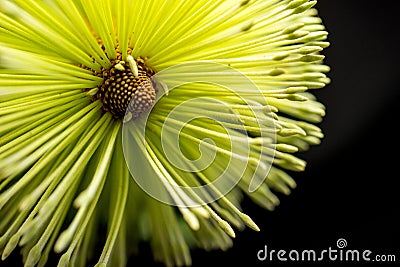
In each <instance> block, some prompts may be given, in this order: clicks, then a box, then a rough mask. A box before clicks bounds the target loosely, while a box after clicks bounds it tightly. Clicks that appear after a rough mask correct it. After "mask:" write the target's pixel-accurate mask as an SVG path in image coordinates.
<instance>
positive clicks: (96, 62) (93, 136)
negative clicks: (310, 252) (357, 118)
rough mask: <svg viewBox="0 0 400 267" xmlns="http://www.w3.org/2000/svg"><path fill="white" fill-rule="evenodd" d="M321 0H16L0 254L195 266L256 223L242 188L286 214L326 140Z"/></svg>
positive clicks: (0, 176) (5, 95)
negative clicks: (285, 198)
mask: <svg viewBox="0 0 400 267" xmlns="http://www.w3.org/2000/svg"><path fill="white" fill-rule="evenodd" d="M315 4H316V1H308V0H293V1H291V0H272V1H257V0H240V1H230V0H216V1H207V0H199V1H195V2H193V1H178V0H176V1H163V0H152V1H144V0H143V1H134V0H116V1H112V0H96V1H95V0H54V1H34V0H3V1H2V2H1V4H0V10H1V12H0V37H1V38H0V99H1V102H0V217H1V218H2V219H1V222H0V234H1V238H0V252H1V254H2V259H3V260H4V259H6V258H7V257H8V256H9V255H10V253H11V252H12V251H13V250H14V249H15V248H16V247H17V246H18V245H19V246H21V247H22V248H21V252H22V256H23V261H24V263H25V265H26V266H34V265H40V266H43V265H45V264H46V262H47V259H48V257H49V255H50V254H51V253H52V251H55V252H56V254H57V255H59V265H60V266H67V265H69V264H72V265H75V264H76V265H78V266H85V265H86V264H87V263H94V262H97V264H98V266H106V265H111V266H124V265H126V263H127V258H128V256H129V255H130V254H131V253H133V252H137V246H138V244H139V242H142V241H148V242H149V243H150V245H151V247H152V249H153V254H154V258H155V260H157V261H162V262H164V263H165V264H166V265H168V266H172V265H178V266H181V265H186V266H187V265H191V258H190V249H192V248H204V249H223V250H224V249H227V248H229V247H230V246H232V238H233V237H235V232H234V229H238V230H242V229H243V228H244V227H245V225H247V226H249V227H250V228H252V229H254V230H256V231H258V230H259V228H258V226H257V225H256V223H255V222H253V221H252V219H251V218H250V217H249V216H248V215H246V214H245V213H244V212H243V211H242V209H241V208H240V202H241V200H242V198H243V197H244V196H247V197H249V198H251V199H252V200H253V201H254V202H256V203H257V204H259V205H261V206H262V207H264V208H266V209H268V210H273V209H274V208H275V207H276V206H277V205H278V204H279V200H278V198H277V196H276V194H275V193H276V192H280V193H283V194H289V193H290V189H291V188H294V187H295V182H294V180H293V179H292V178H291V177H290V175H289V174H288V173H287V172H288V171H289V172H291V171H302V170H304V168H305V165H306V163H305V161H303V160H302V159H300V158H298V157H297V156H296V155H295V153H296V152H297V151H304V150H307V149H308V148H309V146H310V145H316V144H319V142H320V139H321V138H322V137H323V134H322V132H321V130H320V128H319V127H318V126H316V125H314V124H316V123H319V122H320V121H321V120H322V117H323V116H324V114H325V110H324V106H323V105H322V104H321V103H319V102H318V101H317V100H316V98H315V97H314V96H313V94H312V93H311V92H309V91H310V90H311V89H316V88H323V87H324V86H325V85H326V84H327V83H329V78H327V77H326V74H325V73H327V72H328V71H329V67H327V66H325V65H324V64H323V59H324V56H323V55H321V51H322V50H323V49H324V48H326V47H327V46H328V45H329V43H328V42H327V41H326V39H327V35H328V33H327V32H326V31H325V29H324V26H323V24H322V21H321V19H320V18H319V17H318V14H317V11H316V9H315V8H314V5H315ZM285 170H286V171H285ZM132 178H133V179H132ZM274 191H275V193H274ZM97 244H102V245H101V246H100V249H98V246H97ZM95 245H96V246H95Z"/></svg>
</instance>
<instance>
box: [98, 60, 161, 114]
mask: <svg viewBox="0 0 400 267" xmlns="http://www.w3.org/2000/svg"><path fill="white" fill-rule="evenodd" d="M112 63H113V67H112V68H111V69H108V70H106V69H104V70H103V72H102V74H100V75H99V76H101V77H102V78H103V79H104V82H103V84H102V85H100V86H99V91H98V92H97V94H96V96H95V100H96V99H100V100H101V101H102V102H103V110H104V111H106V112H110V113H111V114H112V115H113V116H114V118H115V119H121V118H123V117H124V116H125V113H126V115H127V119H128V120H131V119H132V120H135V119H137V118H138V117H139V116H140V114H142V113H143V112H145V111H147V110H149V109H150V108H151V107H152V106H153V105H154V103H155V100H156V93H157V92H156V89H155V85H154V84H153V82H152V80H151V79H150V77H151V76H152V75H153V74H154V71H153V70H151V69H150V68H148V67H147V66H146V65H145V60H144V59H143V58H137V59H135V60H133V58H132V57H131V62H129V63H128V62H124V61H121V60H120V59H116V60H114V62H112ZM132 64H134V65H132ZM132 67H133V68H134V69H132ZM135 69H136V70H135Z"/></svg>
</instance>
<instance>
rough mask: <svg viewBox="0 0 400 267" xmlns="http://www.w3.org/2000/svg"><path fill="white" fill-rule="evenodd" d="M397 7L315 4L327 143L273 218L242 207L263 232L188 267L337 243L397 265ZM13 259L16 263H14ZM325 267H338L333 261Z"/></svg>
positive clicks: (202, 255) (250, 262) (248, 262)
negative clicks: (323, 45) (324, 42)
mask: <svg viewBox="0 0 400 267" xmlns="http://www.w3.org/2000/svg"><path fill="white" fill-rule="evenodd" d="M395 3H396V1H392V2H391V3H389V1H364V0H320V1H319V2H318V4H317V6H316V7H317V8H318V10H319V14H320V16H321V17H322V19H323V21H324V24H325V26H326V27H327V30H328V31H329V33H330V35H329V41H330V42H331V46H330V47H329V48H327V49H326V50H325V51H324V55H326V60H325V62H326V64H328V65H329V66H330V67H331V68H332V70H331V72H330V73H329V77H330V78H331V79H332V82H331V84H329V85H328V86H327V87H325V88H324V89H322V90H318V91H314V92H315V94H316V96H317V97H318V99H319V100H320V101H321V102H322V103H324V104H325V105H326V107H327V115H326V117H325V120H324V121H323V122H322V123H321V124H320V125H319V126H320V127H321V128H322V129H323V131H324V133H325V138H324V139H323V142H322V144H321V145H319V146H316V147H312V149H311V150H310V151H308V152H306V153H302V154H301V155H300V156H301V157H302V158H304V159H306V160H307V161H308V166H307V168H306V170H305V172H302V173H293V177H294V178H295V179H296V181H297V183H298V187H297V188H296V189H295V190H294V191H293V192H292V194H291V195H290V196H280V199H281V205H280V206H279V207H278V208H277V209H276V210H275V211H273V212H269V211H266V210H263V209H261V208H259V207H258V206H256V205H255V204H253V203H251V202H250V201H248V200H245V201H244V203H243V209H244V211H245V212H246V213H247V214H249V215H250V216H251V217H252V218H253V219H254V221H255V222H256V223H257V224H258V225H259V227H260V228H261V232H259V233H256V232H254V231H252V230H250V229H246V230H244V231H243V232H237V237H236V239H235V240H234V241H235V242H234V246H233V247H232V248H231V249H229V250H228V251H226V252H222V251H211V252H205V251H201V250H195V251H193V253H192V258H193V267H197V266H216V265H219V266H233V265H234V266H237V265H242V263H243V265H244V264H245V266H284V264H283V263H282V262H278V261H276V260H275V261H274V262H269V261H265V262H260V261H258V260H257V252H258V251H259V250H260V249H263V248H264V245H268V248H270V249H275V250H279V249H284V250H287V251H289V250H291V249H296V250H299V251H300V250H302V249H314V250H317V251H320V250H322V249H327V248H328V247H332V248H336V240H337V239H339V238H345V239H346V240H347V243H348V246H347V248H348V249H358V250H364V249H369V250H371V251H373V253H374V254H395V255H396V259H397V264H398V263H399V262H400V245H399V241H400V230H399V229H400V220H399V219H398V218H397V216H398V215H399V203H400V201H399V193H398V190H399V189H398V186H397V184H398V183H397V181H398V180H399V178H400V175H399V173H398V169H399V168H398V166H399V165H400V162H399V159H400V157H399V155H398V151H399V149H400V146H399V142H398V140H399V137H398V136H399V131H398V130H397V129H396V123H397V122H398V121H399V119H398V118H399V117H398V115H400V113H399V111H398V108H399V106H398V105H399V104H400V93H399V92H400V91H399V88H398V83H397V80H398V79H397V77H399V73H398V72H399V65H400V61H399V59H400V58H399V53H398V51H399V50H398V48H399V47H400V46H399V43H398V42H397V41H396V39H397V35H398V34H399V33H400V31H399V28H398V25H399V23H398V22H397V21H398V19H399V14H398V12H397V11H398V9H396V8H395ZM15 259H16V260H17V261H19V260H20V259H18V257H17V256H15ZM143 262H146V264H143ZM150 262H152V255H151V252H150V251H149V250H146V249H145V248H143V250H142V253H141V254H140V255H139V256H138V257H135V258H132V259H131V261H130V265H129V266H149V263H150ZM6 263H11V261H8V262H6ZM323 263H324V264H328V265H335V266H336V265H339V262H335V264H333V263H332V262H329V261H324V262H323ZM1 264H4V262H0V265H1ZM364 264H365V262H364ZM287 265H288V266H298V265H299V264H298V263H293V262H291V263H287ZM305 265H307V266H309V265H316V264H312V263H311V262H307V263H306V264H305ZM342 265H343V266H344V264H342ZM368 265H372V263H370V264H367V266H368ZM381 265H382V266H394V265H395V264H394V263H382V264H381ZM157 266H162V265H157ZM318 266H320V264H319V265H318ZM346 266H358V265H357V264H355V263H350V264H349V263H348V265H346Z"/></svg>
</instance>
